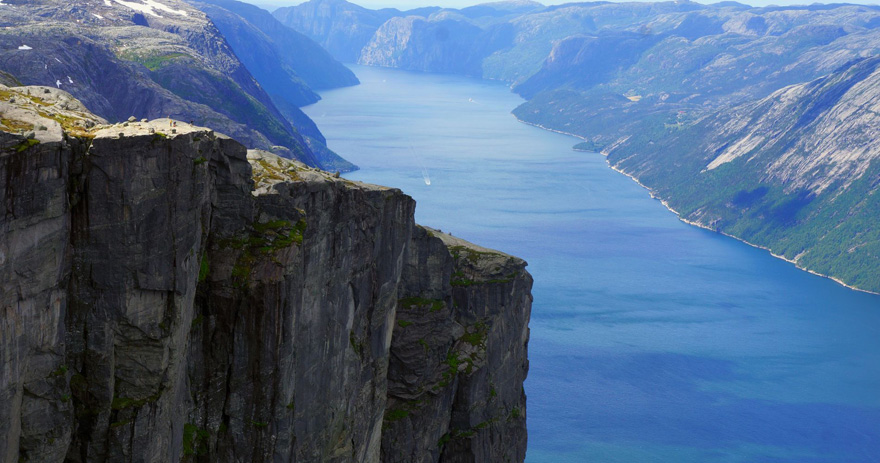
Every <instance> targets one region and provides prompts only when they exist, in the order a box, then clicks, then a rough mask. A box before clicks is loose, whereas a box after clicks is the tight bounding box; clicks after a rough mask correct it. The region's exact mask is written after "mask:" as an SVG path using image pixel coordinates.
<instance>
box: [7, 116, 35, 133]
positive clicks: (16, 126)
mask: <svg viewBox="0 0 880 463" xmlns="http://www.w3.org/2000/svg"><path fill="white" fill-rule="evenodd" d="M0 126H3V130H5V131H7V132H18V131H19V130H33V129H34V124H31V123H30V122H24V121H19V120H16V119H6V118H5V117H2V118H0Z"/></svg>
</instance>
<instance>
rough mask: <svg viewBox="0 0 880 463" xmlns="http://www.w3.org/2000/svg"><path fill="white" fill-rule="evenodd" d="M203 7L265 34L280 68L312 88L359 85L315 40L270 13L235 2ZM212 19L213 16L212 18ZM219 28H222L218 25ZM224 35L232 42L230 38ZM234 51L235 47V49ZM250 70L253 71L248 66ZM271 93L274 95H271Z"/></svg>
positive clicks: (210, 1) (215, 2) (216, 0)
mask: <svg viewBox="0 0 880 463" xmlns="http://www.w3.org/2000/svg"><path fill="white" fill-rule="evenodd" d="M202 3H206V4H211V5H214V6H216V7H220V8H223V9H225V10H227V11H230V12H232V13H235V14H236V15H238V16H240V17H241V18H243V19H244V20H245V21H247V22H248V23H250V24H251V25H253V26H254V27H255V28H256V29H257V30H259V31H260V32H262V33H263V34H265V35H266V37H268V38H269V40H270V41H271V42H272V44H274V46H275V48H276V50H277V56H278V59H279V64H281V65H282V66H283V67H285V68H288V69H290V71H292V72H293V73H295V74H296V76H298V77H299V78H301V79H302V80H303V82H305V83H306V85H308V86H309V87H310V88H312V89H315V90H325V89H331V88H339V87H348V86H351V85H357V84H358V80H357V77H355V75H354V73H353V72H351V70H350V69H348V68H347V67H345V66H344V65H342V63H340V62H339V61H336V60H335V59H334V58H333V57H332V56H331V55H330V53H329V52H327V51H326V50H324V49H323V48H321V46H320V45H318V44H317V43H316V42H315V41H313V40H312V39H310V38H308V37H306V36H305V35H303V34H301V33H299V32H297V31H295V30H293V29H291V28H289V27H287V26H285V25H284V24H282V23H281V22H279V21H278V20H277V19H275V17H274V16H272V14H270V13H269V12H267V11H266V10H264V9H262V8H259V7H257V6H254V5H251V4H248V3H243V2H239V1H235V0H207V1H204V0H203V1H202ZM209 16H211V15H210V14H209ZM212 19H213V16H212ZM214 22H215V23H217V21H214ZM218 27H220V26H219V25H218ZM220 30H221V31H223V28H222V27H220ZM223 32H224V35H225V36H226V38H227V40H229V39H230V37H229V35H230V34H227V33H226V32H225V31H223ZM233 48H235V47H234V46H233ZM244 54H245V53H244V50H243V52H242V53H239V57H242V59H244V58H243V55H244ZM248 69H251V67H250V66H248ZM252 72H253V73H254V74H255V76H256V74H257V73H256V72H255V71H253V70H252ZM257 80H260V81H261V82H262V81H263V79H262V78H260V77H259V76H257ZM264 86H265V85H264ZM270 93H272V92H271V91H270Z"/></svg>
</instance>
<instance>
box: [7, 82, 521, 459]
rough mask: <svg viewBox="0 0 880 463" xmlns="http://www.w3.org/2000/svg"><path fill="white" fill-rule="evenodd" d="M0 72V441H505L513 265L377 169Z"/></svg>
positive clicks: (390, 454) (399, 453)
mask: <svg viewBox="0 0 880 463" xmlns="http://www.w3.org/2000/svg"><path fill="white" fill-rule="evenodd" d="M0 90H3V92H5V93H4V95H3V96H4V98H3V100H4V103H3V105H4V106H3V108H2V109H3V110H4V120H3V123H4V128H5V130H6V131H5V132H2V133H0V147H2V151H0V179H3V188H0V203H2V204H3V206H4V211H3V213H2V215H0V310H2V316H0V362H2V368H0V436H2V438H0V459H3V460H4V461H40V462H44V461H64V460H67V461H82V462H86V461H108V460H109V461H151V462H160V461H162V462H165V461H181V460H185V461H276V460H280V461H331V462H332V461H338V462H343V461H345V462H347V461H363V462H374V461H507V460H511V461H521V460H522V459H523V458H524V454H525V443H526V432H525V397H524V394H523V389H522V383H523V380H524V379H525V376H526V374H527V370H528V363H527V357H526V349H527V342H528V328H527V323H528V318H529V311H530V306H531V295H530V288H531V282H532V280H531V277H530V276H529V274H528V273H527V272H526V271H525V265H526V264H525V262H523V261H522V260H520V259H517V258H515V257H511V256H507V255H504V254H501V253H498V252H496V251H491V250H487V249H483V248H480V247H477V246H474V245H471V244H469V243H466V242H463V241H460V240H457V239H454V238H452V237H448V236H445V235H442V234H441V233H439V232H435V231H431V230H427V229H424V228H421V227H419V226H418V225H416V224H415V223H414V221H413V212H414V208H415V203H414V201H413V200H412V199H411V198H410V197H408V196H406V195H404V194H403V193H402V192H400V191H399V190H396V189H392V188H385V187H380V186H374V185H366V184H362V183H356V182H351V181H349V180H346V179H343V178H338V177H337V176H334V175H331V174H328V173H326V172H322V171H319V170H316V169H312V168H309V167H307V166H305V165H304V164H301V163H298V162H295V161H290V160H286V159H282V158H280V157H277V156H275V155H272V154H270V153H266V152H261V151H251V152H248V151H247V150H246V149H245V148H244V147H243V146H242V145H241V144H239V143H238V142H236V141H234V140H232V139H230V138H227V137H225V136H223V135H220V134H218V133H215V132H213V131H212V130H210V129H207V128H203V127H198V126H193V125H189V124H184V123H181V122H178V123H176V124H175V123H174V122H173V121H169V120H165V119H160V120H153V121H142V122H136V121H131V122H128V123H125V124H114V125H107V124H104V123H103V122H104V121H102V120H100V119H99V118H97V117H94V116H91V115H89V114H88V113H86V112H84V108H82V107H81V106H74V104H73V102H75V100H73V99H72V98H70V97H69V95H65V94H64V93H63V92H61V91H58V90H50V89H46V88H35V87H25V88H17V89H8V88H0ZM45 90H49V91H50V93H39V92H43V91H45ZM27 92H31V93H32V95H31V97H29V96H28V95H27ZM37 94H40V95H44V97H37V96H33V95H37ZM52 95H56V96H54V97H52ZM10 98H11V99H13V100H15V101H16V103H8V100H9V99H10ZM35 99H39V102H36V100H35ZM22 101H23V102H24V105H22V104H20V103H21V102H22ZM60 104H65V105H66V106H67V107H68V109H62V108H60V107H58V105H60ZM13 106H14V108H13ZM37 106H38V107H39V108H37ZM13 109H15V111H13ZM13 113H14V114H16V119H14V120H12V119H8V118H7V116H6V115H8V114H13ZM28 114H30V116H28ZM11 125H15V126H16V127H17V128H13V127H11ZM43 127H45V130H43Z"/></svg>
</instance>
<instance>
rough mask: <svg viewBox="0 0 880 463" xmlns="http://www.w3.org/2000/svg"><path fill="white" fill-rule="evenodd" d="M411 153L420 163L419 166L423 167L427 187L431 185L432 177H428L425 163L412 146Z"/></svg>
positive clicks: (410, 146)
mask: <svg viewBox="0 0 880 463" xmlns="http://www.w3.org/2000/svg"><path fill="white" fill-rule="evenodd" d="M409 152H410V153H412V155H413V157H415V158H416V159H417V160H418V161H419V166H421V167H422V180H424V181H425V185H431V176H430V175H428V168H427V167H426V166H425V161H424V160H423V159H422V157H421V156H419V155H418V154H417V153H416V150H415V148H413V145H412V144H410V145H409Z"/></svg>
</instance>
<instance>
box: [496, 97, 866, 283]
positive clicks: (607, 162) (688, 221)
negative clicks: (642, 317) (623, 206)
mask: <svg viewBox="0 0 880 463" xmlns="http://www.w3.org/2000/svg"><path fill="white" fill-rule="evenodd" d="M513 117H514V118H516V120H517V121H519V122H522V123H523V124H526V125H531V126H532V127H537V128H539V129H544V130H547V131H550V132H555V133H559V134H562V135H568V136H571V137H575V138H578V139H581V140H586V138H584V137H581V136H578V135H575V134H573V133H568V132H563V131H561V130H556V129H550V128H547V127H544V126H542V125H541V124H536V123H532V122H528V121H524V120H522V119H520V118H518V117H516V115H515V114H514V115H513ZM575 151H579V152H583V153H588V152H591V151H583V150H575ZM596 154H600V155H602V156H605V164H607V165H608V167H609V168H611V170H613V171H615V172H617V173H619V174H622V175H625V176H627V177H629V178H630V179H631V180H632V181H634V182H636V184H637V185H639V186H640V187H642V188H644V189H645V190H647V192H648V194H649V195H650V196H651V199H655V200H657V201H659V202H660V204H662V205H663V207H665V208H666V209H667V210H668V211H669V212H672V213H673V214H675V216H676V217H678V220H680V221H682V222H684V223H686V224H688V225H691V226H694V227H698V228H702V229H703V230H708V231H711V232H713V233H718V234H719V235H723V236H726V237H728V238H733V239H735V240H737V241H739V242H740V243H744V244H747V245H749V246H751V247H753V248H757V249H761V250H764V251H767V253H768V254H770V255H771V256H773V257H775V258H777V259H781V260H784V261H785V262H788V263H790V264H792V265H794V267H795V268H796V269H798V270H801V271H804V272H807V273H810V274H812V275H816V276H819V277H822V278H827V279H829V280H831V281H833V282H835V283H837V284H839V285H840V286H843V287H844V288H847V289H850V290H853V291H858V292H861V293H867V294H872V295H875V296H880V293H878V292H874V291H870V290H867V289H862V288H858V287H855V286H852V285H849V284H847V283H845V282H843V281H842V280H840V279H839V278H837V277H833V276H831V275H825V274H822V273H819V272H817V271H815V270H810V269H808V268H806V267H803V266H801V265H799V264H798V263H797V262H796V261H795V260H793V259H789V258H787V257H785V256H783V255H780V254H776V253H774V252H773V251H772V250H771V249H770V248H768V247H766V246H761V245H759V244H755V243H750V242H749V241H746V240H745V239H743V238H740V237H738V236H733V235H731V234H729V233H725V232H723V231H720V230H714V229H712V228H710V227H708V226H706V225H703V224H701V223H699V222H694V221H692V220H688V219H686V218H684V217H682V216H681V214H680V213H679V212H678V211H676V210H675V209H674V208H673V207H672V206H670V205H669V203H668V202H667V201H666V200H665V199H663V198H661V197H659V196H657V195H656V194H655V193H654V190H652V189H651V188H649V187H648V186H646V185H645V184H643V183H642V182H641V181H639V179H638V178H636V177H635V176H634V175H632V174H629V173H627V172H625V171H624V170H622V169H620V168H618V167H616V166H614V165H612V164H611V162H610V161H609V160H608V156H607V155H605V154H604V153H596Z"/></svg>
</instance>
